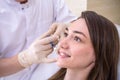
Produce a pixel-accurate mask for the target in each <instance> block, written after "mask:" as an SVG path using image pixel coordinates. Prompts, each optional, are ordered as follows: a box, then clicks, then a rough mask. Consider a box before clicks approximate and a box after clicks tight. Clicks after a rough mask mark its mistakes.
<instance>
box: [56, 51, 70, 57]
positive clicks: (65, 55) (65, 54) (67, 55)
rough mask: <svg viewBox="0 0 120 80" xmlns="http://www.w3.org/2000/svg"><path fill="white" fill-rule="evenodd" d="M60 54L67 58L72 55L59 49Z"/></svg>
mask: <svg viewBox="0 0 120 80" xmlns="http://www.w3.org/2000/svg"><path fill="white" fill-rule="evenodd" d="M58 54H59V56H60V57H62V58H67V57H71V56H70V55H69V54H67V53H65V52H63V51H58Z"/></svg>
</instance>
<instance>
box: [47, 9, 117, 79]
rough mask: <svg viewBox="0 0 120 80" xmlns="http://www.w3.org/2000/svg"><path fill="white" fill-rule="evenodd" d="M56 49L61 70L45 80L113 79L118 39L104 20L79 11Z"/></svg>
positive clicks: (114, 30)
mask: <svg viewBox="0 0 120 80" xmlns="http://www.w3.org/2000/svg"><path fill="white" fill-rule="evenodd" d="M58 46H59V49H58V55H59V56H58V59H57V65H58V66H60V67H61V69H60V70H59V71H58V72H57V73H56V74H55V75H53V76H52V77H51V78H50V79H49V80H117V65H118V58H119V37H118V32H117V29H116V27H115V25H114V24H113V23H112V22H111V21H109V20H108V19H106V18H105V17H103V16H101V15H98V14H97V13H95V12H93V11H85V12H82V15H81V17H79V18H78V19H77V20H75V21H73V22H72V23H71V24H70V27H68V28H66V30H65V33H64V38H63V39H62V40H61V41H60V42H59V45H58Z"/></svg>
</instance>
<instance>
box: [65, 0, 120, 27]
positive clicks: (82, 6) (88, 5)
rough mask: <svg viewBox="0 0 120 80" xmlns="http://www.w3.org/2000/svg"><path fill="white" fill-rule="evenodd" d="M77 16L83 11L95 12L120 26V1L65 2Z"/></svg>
mask: <svg viewBox="0 0 120 80" xmlns="http://www.w3.org/2000/svg"><path fill="white" fill-rule="evenodd" d="M65 2H66V3H67V5H68V7H69V8H70V10H71V11H72V12H73V14H75V15H76V16H79V15H80V13H81V11H84V10H93V11H96V12H97V13H99V14H101V15H103V16H105V17H106V18H108V19H110V20H111V21H112V22H114V23H116V24H119V25H120V0H65Z"/></svg>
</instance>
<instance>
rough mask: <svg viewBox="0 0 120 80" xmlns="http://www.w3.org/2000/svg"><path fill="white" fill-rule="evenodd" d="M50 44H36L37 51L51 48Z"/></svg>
mask: <svg viewBox="0 0 120 80" xmlns="http://www.w3.org/2000/svg"><path fill="white" fill-rule="evenodd" d="M51 48H52V47H51V44H45V45H41V44H40V45H38V44H37V46H36V49H38V50H39V51H41V50H48V49H51Z"/></svg>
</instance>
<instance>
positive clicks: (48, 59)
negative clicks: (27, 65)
mask: <svg viewBox="0 0 120 80" xmlns="http://www.w3.org/2000/svg"><path fill="white" fill-rule="evenodd" d="M56 61H57V60H56V59H53V58H44V59H43V62H44V63H52V62H56Z"/></svg>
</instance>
